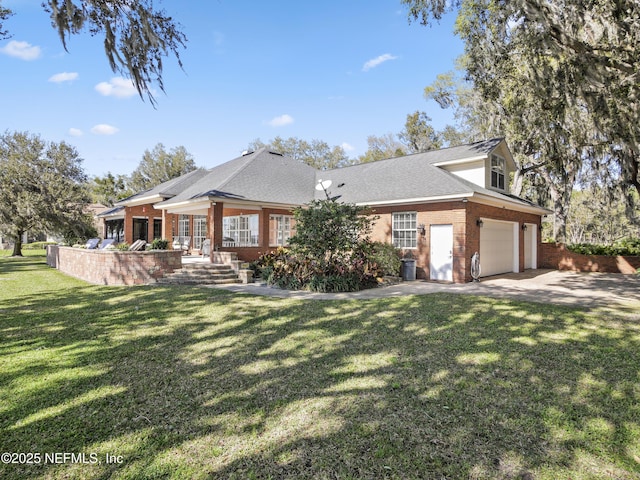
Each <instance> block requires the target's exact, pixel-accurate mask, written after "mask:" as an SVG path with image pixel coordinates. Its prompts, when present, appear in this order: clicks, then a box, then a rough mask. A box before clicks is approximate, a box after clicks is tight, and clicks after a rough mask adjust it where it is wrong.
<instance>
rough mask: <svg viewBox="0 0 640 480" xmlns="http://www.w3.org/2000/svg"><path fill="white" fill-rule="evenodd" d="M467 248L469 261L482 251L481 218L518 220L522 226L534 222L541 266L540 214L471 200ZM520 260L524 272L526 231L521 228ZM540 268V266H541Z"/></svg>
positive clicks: (469, 277)
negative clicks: (479, 223) (479, 224)
mask: <svg viewBox="0 0 640 480" xmlns="http://www.w3.org/2000/svg"><path fill="white" fill-rule="evenodd" d="M467 206H468V207H467V237H468V238H467V242H468V243H467V249H468V252H469V255H468V257H469V261H471V255H473V253H474V252H479V251H480V228H481V227H479V226H478V225H477V223H476V222H477V220H478V219H479V218H488V219H493V220H504V221H508V222H518V223H519V224H520V226H522V224H523V223H532V224H534V225H536V228H537V229H538V235H536V241H537V243H538V245H537V255H536V257H537V259H538V266H540V259H541V255H542V242H541V240H540V233H539V232H540V215H535V214H533V213H522V212H515V211H513V210H507V209H504V208H498V207H492V206H490V205H482V204H480V203H474V202H469V203H467ZM519 232H520V234H519V245H518V252H519V260H518V263H519V265H520V271H521V272H524V232H523V231H522V230H519ZM539 268H540V267H539ZM466 281H467V282H469V281H471V271H470V270H469V272H467V280H466Z"/></svg>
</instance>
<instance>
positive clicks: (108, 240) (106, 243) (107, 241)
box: [98, 238, 116, 250]
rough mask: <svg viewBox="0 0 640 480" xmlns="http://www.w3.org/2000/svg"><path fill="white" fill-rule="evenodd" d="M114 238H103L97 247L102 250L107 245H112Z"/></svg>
mask: <svg viewBox="0 0 640 480" xmlns="http://www.w3.org/2000/svg"><path fill="white" fill-rule="evenodd" d="M115 241H116V239H115V238H105V239H104V240H103V241H102V243H101V244H100V246H99V247H98V249H99V250H104V249H105V248H107V247H110V246H111V245H113V244H114V243H115Z"/></svg>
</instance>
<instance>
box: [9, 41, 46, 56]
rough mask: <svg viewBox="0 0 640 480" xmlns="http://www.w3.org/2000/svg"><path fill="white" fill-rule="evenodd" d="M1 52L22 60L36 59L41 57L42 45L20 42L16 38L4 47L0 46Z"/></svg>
mask: <svg viewBox="0 0 640 480" xmlns="http://www.w3.org/2000/svg"><path fill="white" fill-rule="evenodd" d="M0 52H2V53H4V54H5V55H9V56H10V57H16V58H19V59H21V60H36V59H37V58H40V55H41V54H42V50H41V49H40V47H37V46H33V45H31V44H30V43H28V42H18V41H16V40H11V41H10V42H9V43H7V44H6V45H5V46H4V47H2V48H0Z"/></svg>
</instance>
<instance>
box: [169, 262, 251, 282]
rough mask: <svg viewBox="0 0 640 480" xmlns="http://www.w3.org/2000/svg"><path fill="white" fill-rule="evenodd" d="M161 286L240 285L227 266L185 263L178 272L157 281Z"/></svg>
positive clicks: (236, 275)
mask: <svg viewBox="0 0 640 480" xmlns="http://www.w3.org/2000/svg"><path fill="white" fill-rule="evenodd" d="M157 283H159V284H161V285H219V284H226V283H241V280H240V279H239V278H238V274H237V273H236V272H235V271H233V269H232V268H231V267H230V266H229V265H220V264H215V263H187V264H185V265H183V266H182V268H181V269H180V270H176V271H175V272H173V273H170V274H168V275H166V276H165V277H164V278H161V279H159V280H158V282H157Z"/></svg>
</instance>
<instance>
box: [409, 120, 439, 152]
mask: <svg viewBox="0 0 640 480" xmlns="http://www.w3.org/2000/svg"><path fill="white" fill-rule="evenodd" d="M398 138H399V139H400V141H401V142H402V143H404V144H405V145H406V147H407V149H408V151H409V153H420V152H426V151H428V150H436V149H438V148H442V139H441V137H440V135H439V134H438V133H437V132H436V131H435V129H434V128H433V126H431V118H430V117H429V116H428V115H427V114H426V113H425V112H420V111H417V110H416V111H415V112H414V113H410V114H409V115H407V121H406V123H405V125H404V130H403V131H402V132H400V133H399V134H398Z"/></svg>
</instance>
